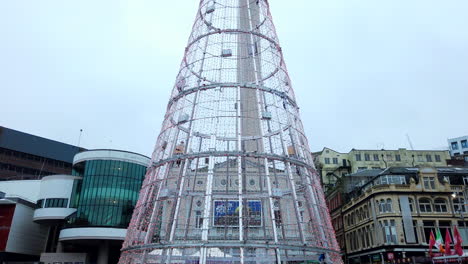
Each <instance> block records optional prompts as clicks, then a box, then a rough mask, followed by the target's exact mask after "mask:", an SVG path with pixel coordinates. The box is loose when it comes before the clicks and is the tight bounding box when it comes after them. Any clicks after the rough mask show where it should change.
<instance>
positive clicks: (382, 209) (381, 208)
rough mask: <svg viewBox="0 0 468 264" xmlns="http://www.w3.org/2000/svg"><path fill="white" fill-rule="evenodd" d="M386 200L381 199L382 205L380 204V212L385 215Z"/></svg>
mask: <svg viewBox="0 0 468 264" xmlns="http://www.w3.org/2000/svg"><path fill="white" fill-rule="evenodd" d="M385 207H386V206H385V200H384V199H380V204H379V211H380V212H381V213H385Z"/></svg>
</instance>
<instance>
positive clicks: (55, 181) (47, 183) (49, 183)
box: [38, 175, 81, 200]
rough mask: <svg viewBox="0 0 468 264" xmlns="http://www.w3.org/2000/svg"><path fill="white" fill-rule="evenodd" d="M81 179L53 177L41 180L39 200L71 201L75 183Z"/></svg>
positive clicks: (65, 176)
mask: <svg viewBox="0 0 468 264" xmlns="http://www.w3.org/2000/svg"><path fill="white" fill-rule="evenodd" d="M76 179H81V178H80V177H75V176H69V175H53V176H47V177H44V178H43V179H42V180H41V189H40V192H39V197H38V200H39V199H47V198H67V199H70V197H71V193H72V190H73V182H74V180H76Z"/></svg>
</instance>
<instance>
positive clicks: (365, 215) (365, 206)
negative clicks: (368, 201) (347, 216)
mask: <svg viewBox="0 0 468 264" xmlns="http://www.w3.org/2000/svg"><path fill="white" fill-rule="evenodd" d="M363 210H364V218H365V219H367V218H369V211H368V209H367V205H364V209H363Z"/></svg>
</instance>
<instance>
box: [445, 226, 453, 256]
mask: <svg viewBox="0 0 468 264" xmlns="http://www.w3.org/2000/svg"><path fill="white" fill-rule="evenodd" d="M450 244H452V238H451V237H450V232H449V229H448V228H447V229H445V255H446V256H450V255H452V250H451V249H450Z"/></svg>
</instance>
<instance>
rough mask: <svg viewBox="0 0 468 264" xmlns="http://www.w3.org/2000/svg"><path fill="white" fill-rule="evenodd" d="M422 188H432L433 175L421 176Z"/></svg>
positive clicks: (433, 186) (433, 185)
mask: <svg viewBox="0 0 468 264" xmlns="http://www.w3.org/2000/svg"><path fill="white" fill-rule="evenodd" d="M423 183H424V189H428V190H434V189H435V179H434V177H423Z"/></svg>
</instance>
